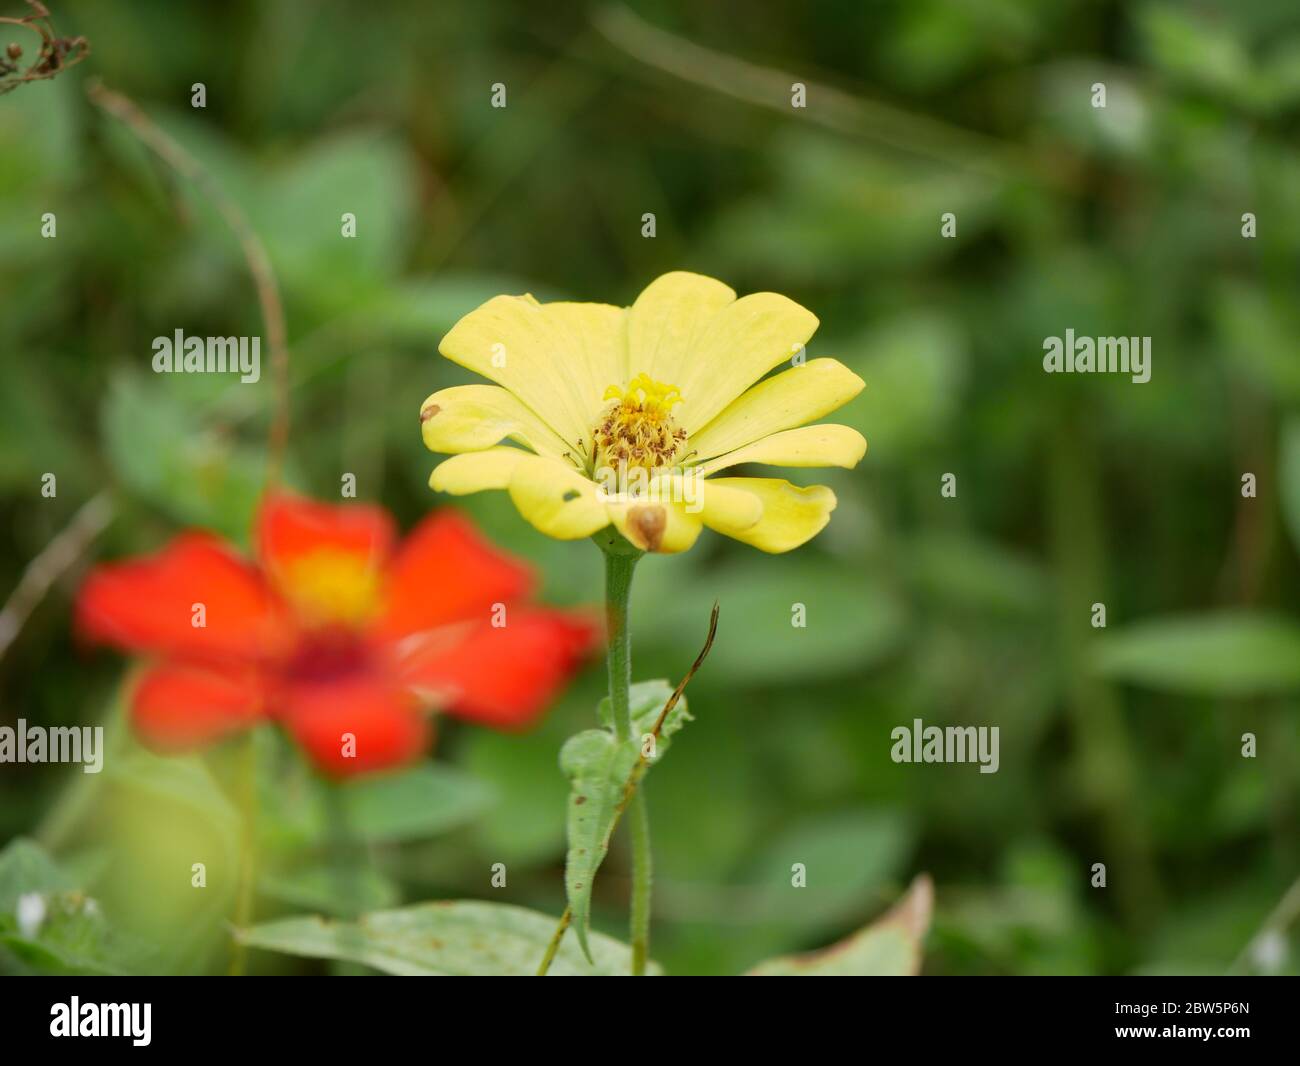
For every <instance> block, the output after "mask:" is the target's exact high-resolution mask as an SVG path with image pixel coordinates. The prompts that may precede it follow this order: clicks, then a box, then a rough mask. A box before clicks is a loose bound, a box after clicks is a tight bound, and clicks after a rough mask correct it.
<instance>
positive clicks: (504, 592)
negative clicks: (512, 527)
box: [375, 510, 533, 638]
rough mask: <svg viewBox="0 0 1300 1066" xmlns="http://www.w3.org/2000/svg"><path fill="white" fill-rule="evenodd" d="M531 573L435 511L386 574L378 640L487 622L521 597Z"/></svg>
mask: <svg viewBox="0 0 1300 1066" xmlns="http://www.w3.org/2000/svg"><path fill="white" fill-rule="evenodd" d="M532 583H533V579H532V571H531V570H530V569H529V568H528V567H527V566H526V565H524V564H523V563H522V562H520V561H519V560H517V559H514V558H512V557H511V556H509V555H506V554H505V553H504V552H501V551H498V550H497V549H496V548H495V547H493V545H491V544H490V543H488V541H487V540H485V539H484V538H483V537H482V535H481V534H480V533H479V532H478V530H477V529H476V528H475V527H474V525H473V523H471V522H470V520H469V519H468V518H466V517H465V516H464V515H462V514H460V513H459V512H457V511H452V510H441V511H436V512H435V513H433V514H432V515H430V516H429V517H428V518H426V519H425V520H424V521H423V522H421V523H420V524H419V525H418V526H416V528H415V529H414V530H412V531H411V534H410V535H409V536H408V537H407V538H406V540H405V541H403V543H402V545H401V547H400V548H398V550H397V554H396V555H395V556H394V557H393V561H392V562H391V563H390V564H389V568H388V580H387V586H388V609H387V612H386V613H385V615H384V617H383V618H382V619H381V620H380V621H379V623H378V624H377V627H376V631H375V632H376V635H377V636H379V637H381V638H394V637H400V636H405V635H407V634H409V633H418V632H421V631H423V630H426V629H432V628H433V627H435V626H440V625H445V624H447V623H448V622H459V621H464V620H467V619H472V618H478V619H482V620H483V621H488V620H489V619H490V614H491V611H492V608H493V605H494V604H497V603H507V602H509V601H510V600H513V599H516V598H518V597H520V596H523V595H524V594H525V593H527V592H528V590H529V589H530V588H531V587H532Z"/></svg>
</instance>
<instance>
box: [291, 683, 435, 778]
mask: <svg viewBox="0 0 1300 1066" xmlns="http://www.w3.org/2000/svg"><path fill="white" fill-rule="evenodd" d="M281 699H282V702H281V706H280V713H281V717H282V718H283V720H284V724H285V726H286V728H287V729H288V730H289V732H290V733H292V734H293V735H294V737H295V739H297V741H298V743H299V744H301V745H302V746H303V748H304V749H305V750H306V751H307V754H308V755H310V756H311V758H312V761H313V762H314V763H315V764H316V766H317V767H318V768H319V769H320V770H321V771H323V772H324V773H326V774H330V775H331V776H334V777H347V776H350V775H352V774H360V773H367V772H369V771H372V770H384V769H388V768H389V767H393V766H399V765H401V764H402V763H405V762H410V761H411V760H412V759H415V758H417V757H418V756H419V755H420V753H421V752H423V751H424V750H425V749H426V748H427V747H428V744H429V739H430V737H431V735H432V728H431V726H430V724H429V720H428V718H427V717H426V716H425V715H424V714H422V713H421V712H420V710H419V708H418V706H417V704H416V701H415V699H414V698H413V697H412V696H411V695H410V694H409V693H407V692H404V691H402V690H401V689H399V688H396V687H394V686H393V685H392V684H391V683H389V682H387V681H385V680H383V679H381V678H379V677H375V676H365V675H363V676H358V677H355V678H348V679H345V680H339V681H321V682H299V683H296V684H292V685H290V686H288V687H287V688H286V689H285V690H284V692H283V694H282V698H281ZM349 738H350V739H349ZM349 750H350V751H353V752H354V753H355V754H353V755H347V754H345V751H349Z"/></svg>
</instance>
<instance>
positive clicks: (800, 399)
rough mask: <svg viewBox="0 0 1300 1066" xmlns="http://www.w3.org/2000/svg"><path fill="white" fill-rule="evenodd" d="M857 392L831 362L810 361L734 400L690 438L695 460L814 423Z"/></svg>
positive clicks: (848, 375)
mask: <svg viewBox="0 0 1300 1066" xmlns="http://www.w3.org/2000/svg"><path fill="white" fill-rule="evenodd" d="M861 391H862V379H861V378H860V377H858V375H857V374H855V373H853V371H852V370H850V369H849V368H848V367H846V366H845V365H844V364H843V363H841V362H839V361H838V360H835V359H812V360H809V361H808V362H807V363H804V365H803V366H796V367H791V368H790V369H789V370H783V371H782V372H781V373H779V374H775V375H773V376H772V377H770V378H767V379H766V380H764V381H760V382H759V383H758V384H757V385H755V386H754V387H753V388H752V389H750V390H749V391H747V392H745V393H743V394H742V395H741V396H740V397H738V398H737V399H735V400H733V401H732V402H731V403H729V404H728V405H727V406H726V407H724V408H723V409H722V411H720V412H719V413H718V416H717V417H716V418H714V419H713V421H712V422H710V423H709V424H708V425H707V426H705V427H704V428H703V429H701V430H700V431H699V432H698V433H695V434H693V435H692V436H691V450H692V451H694V452H695V453H696V454H695V457H696V458H697V459H709V458H712V457H713V456H715V455H722V454H723V453H724V452H730V451H734V450H735V449H737V448H743V447H744V446H745V445H746V444H749V443H751V442H753V441H756V440H758V439H760V438H761V437H766V436H768V435H769V434H772V433H779V432H781V431H782V430H785V429H794V428H795V427H797V426H804V425H807V424H808V423H809V422H815V421H816V420H817V419H819V418H821V417H822V416H823V415H827V414H829V413H830V412H831V411H834V410H835V409H836V408H837V407H840V406H842V405H843V404H846V403H848V402H849V400H851V399H853V397H854V396H856V395H857V394H858V393H859V392H861Z"/></svg>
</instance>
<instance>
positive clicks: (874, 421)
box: [833, 313, 966, 466]
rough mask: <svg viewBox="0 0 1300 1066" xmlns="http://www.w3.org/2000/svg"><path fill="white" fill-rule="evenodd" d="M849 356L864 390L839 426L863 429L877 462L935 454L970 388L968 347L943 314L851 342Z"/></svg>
mask: <svg viewBox="0 0 1300 1066" xmlns="http://www.w3.org/2000/svg"><path fill="white" fill-rule="evenodd" d="M855 353H862V354H855ZM843 355H844V356H845V362H847V363H848V365H849V366H850V367H852V369H853V370H855V371H856V372H857V373H858V374H859V375H860V376H861V377H862V380H863V381H865V382H866V388H864V389H863V390H862V392H861V393H860V394H859V395H858V397H857V398H856V399H855V400H854V401H853V402H852V403H850V404H849V405H847V406H846V407H843V408H841V409H840V410H838V411H836V412H835V414H834V416H833V420H834V421H836V422H842V423H844V424H845V425H848V426H852V427H853V428H854V429H857V430H859V431H860V432H861V433H862V434H863V435H864V436H865V437H866V438H867V443H868V446H869V447H870V452H869V454H870V455H871V456H872V458H873V460H874V461H876V462H879V463H884V464H887V465H891V466H892V465H894V464H897V463H900V462H903V461H905V460H906V459H907V458H908V455H909V453H912V452H915V451H919V450H922V449H926V448H933V447H934V445H935V441H936V439H938V438H940V437H941V435H942V434H943V432H944V431H945V429H946V428H947V426H948V425H949V423H950V422H951V421H952V419H953V417H954V416H955V415H956V414H957V411H958V405H959V404H960V402H961V398H962V393H963V391H964V387H965V377H966V374H965V359H964V353H963V345H962V341H961V337H960V334H959V333H958V332H957V330H956V329H955V328H954V327H953V325H952V324H951V323H950V322H949V321H948V320H947V319H946V318H944V317H942V316H940V315H935V314H927V313H920V314H908V315H904V316H902V317H899V318H895V319H892V320H890V321H888V322H886V323H884V324H882V325H880V326H877V327H875V328H874V329H872V330H871V331H870V332H869V333H868V334H866V335H865V336H863V337H860V338H858V339H857V340H855V341H853V342H852V343H850V344H846V345H845V346H844V350H843Z"/></svg>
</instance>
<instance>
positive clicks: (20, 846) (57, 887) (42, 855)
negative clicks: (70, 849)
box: [0, 837, 74, 914]
mask: <svg viewBox="0 0 1300 1066" xmlns="http://www.w3.org/2000/svg"><path fill="white" fill-rule="evenodd" d="M73 887H74V886H73V882H72V879H71V877H69V876H68V874H67V873H66V872H65V871H64V870H63V869H62V868H61V867H60V866H59V864H58V863H56V862H55V861H54V860H53V859H52V858H50V856H49V855H48V854H47V853H46V852H45V849H44V848H42V847H41V846H40V845H39V844H37V843H36V842H35V841H33V840H29V839H27V838H26V837H18V838H17V839H16V840H12V841H10V843H9V844H8V845H7V846H6V847H5V849H4V851H0V912H3V913H5V914H11V913H12V912H13V910H14V908H15V907H16V906H17V905H18V900H19V898H20V897H22V896H25V895H27V894H28V893H31V892H60V891H65V890H67V889H70V888H73Z"/></svg>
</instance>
